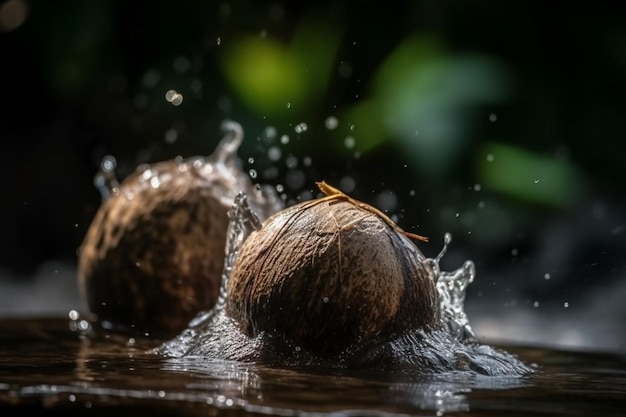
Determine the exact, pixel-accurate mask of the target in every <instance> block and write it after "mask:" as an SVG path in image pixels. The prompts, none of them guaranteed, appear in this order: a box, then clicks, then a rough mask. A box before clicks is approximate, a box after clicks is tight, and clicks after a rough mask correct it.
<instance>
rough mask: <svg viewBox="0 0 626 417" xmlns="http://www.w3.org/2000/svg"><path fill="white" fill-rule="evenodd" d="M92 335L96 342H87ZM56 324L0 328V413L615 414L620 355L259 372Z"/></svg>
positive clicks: (620, 391) (622, 380)
mask: <svg viewBox="0 0 626 417" xmlns="http://www.w3.org/2000/svg"><path fill="white" fill-rule="evenodd" d="M96 338H98V339H97V340H96ZM144 347H145V346H143V345H142V341H140V340H138V341H136V343H134V345H132V346H128V344H127V343H126V340H123V339H119V340H115V339H114V337H113V336H109V335H95V334H90V337H85V336H81V335H80V334H79V333H77V332H75V331H71V330H69V326H68V320H67V319H62V318H61V319H48V320H26V319H21V320H3V321H0V414H2V415H7V414H6V412H10V411H11V410H13V411H15V410H16V408H18V407H21V409H23V410H25V411H28V412H31V411H32V412H37V411H38V410H39V411H46V412H47V413H49V412H55V414H63V415H75V414H81V413H88V414H91V415H93V414H94V413H96V414H97V412H98V411H99V412H101V413H107V414H108V413H109V412H115V413H117V414H120V415H131V414H132V415H136V414H137V413H152V414H158V415H233V414H237V415H242V414H246V413H249V414H253V415H307V416H310V415H336V416H352V415H359V416H363V415H366V416H394V415H428V416H432V415H444V414H445V415H449V414H452V415H458V414H457V413H463V415H468V416H472V415H476V416H479V415H480V416H484V415H509V416H522V415H526V416H528V415H542V416H570V415H585V416H617V415H621V414H620V413H622V410H623V409H624V407H626V399H625V398H626V395H625V394H626V357H624V356H619V355H609V354H591V353H576V352H563V351H551V350H542V349H533V348H520V347H518V348H514V347H510V346H509V347H506V350H507V351H510V352H512V353H515V354H517V355H519V357H520V358H521V359H522V360H524V361H526V362H528V363H537V364H538V365H539V370H538V371H537V372H535V373H533V374H530V375H527V376H517V377H504V376H495V377H494V376H484V375H479V374H477V373H468V372H444V373H440V374H435V375H422V374H418V373H407V372H390V371H384V372H383V371H380V370H376V369H370V370H367V371H364V370H353V371H348V370H338V369H334V370H328V369H319V368H316V367H289V366H284V367H270V366H261V365H255V364H251V363H242V362H234V361H227V360H219V359H207V358H198V357H181V358H169V359H164V358H162V357H160V356H158V355H152V354H146V353H145V352H146V350H145V349H144Z"/></svg>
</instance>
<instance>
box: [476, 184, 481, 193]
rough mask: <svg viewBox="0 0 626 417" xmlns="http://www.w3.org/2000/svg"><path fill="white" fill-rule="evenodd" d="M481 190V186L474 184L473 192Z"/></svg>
mask: <svg viewBox="0 0 626 417" xmlns="http://www.w3.org/2000/svg"><path fill="white" fill-rule="evenodd" d="M481 188H482V186H481V185H480V184H474V191H476V192H478V191H480V189H481Z"/></svg>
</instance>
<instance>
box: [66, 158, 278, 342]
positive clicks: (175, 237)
mask: <svg viewBox="0 0 626 417" xmlns="http://www.w3.org/2000/svg"><path fill="white" fill-rule="evenodd" d="M240 190H245V191H247V192H248V194H249V196H250V204H251V206H252V207H253V208H254V209H255V211H256V212H257V213H259V215H260V216H261V217H262V218H266V217H267V216H269V214H270V213H273V212H275V211H276V210H277V206H276V203H275V201H273V200H272V199H267V198H266V195H263V194H261V193H260V192H258V190H256V189H255V188H254V186H253V185H252V183H251V182H250V179H249V177H247V176H246V175H245V174H244V173H243V172H241V171H240V169H239V168H238V166H237V165H236V164H235V161H234V160H227V159H224V160H222V161H218V162H216V161H215V160H213V159H208V160H207V159H204V158H192V159H189V160H187V161H182V160H180V161H179V160H172V161H164V162H159V163H156V164H153V165H151V166H148V167H144V168H143V169H138V171H137V172H135V173H134V174H132V175H131V176H129V177H128V178H126V180H124V182H123V183H122V184H121V185H120V186H119V187H118V189H116V192H115V193H114V194H113V195H112V196H111V197H110V198H108V199H107V200H105V201H104V202H103V204H102V205H101V206H100V208H99V210H98V212H97V213H96V216H95V217H94V219H93V221H92V223H91V225H90V227H89V229H88V231H87V234H86V236H85V238H84V240H83V243H82V245H81V248H80V253H79V265H78V267H79V268H78V276H79V286H80V287H81V292H82V294H83V295H84V298H85V299H86V301H87V304H88V307H89V310H90V312H91V313H92V318H93V322H94V323H95V324H96V325H98V326H101V327H104V328H106V329H112V330H117V331H121V332H123V333H130V334H135V335H141V336H151V337H158V338H168V337H172V336H174V335H176V334H178V333H179V332H180V331H182V330H183V329H185V328H186V327H187V324H188V323H189V321H190V320H191V319H192V318H193V317H195V316H196V315H197V314H198V313H199V312H200V311H204V310H209V309H211V308H212V307H213V306H214V305H215V303H216V301H217V298H218V294H219V288H220V283H221V274H222V269H223V265H224V256H225V243H226V230H227V227H228V216H227V212H228V210H229V209H230V207H231V206H232V204H233V201H234V197H235V195H236V193H237V192H238V191H240Z"/></svg>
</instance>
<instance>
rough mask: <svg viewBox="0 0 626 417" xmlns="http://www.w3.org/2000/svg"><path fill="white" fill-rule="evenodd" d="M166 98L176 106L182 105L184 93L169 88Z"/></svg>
mask: <svg viewBox="0 0 626 417" xmlns="http://www.w3.org/2000/svg"><path fill="white" fill-rule="evenodd" d="M165 100H167V101H168V102H170V103H172V104H173V105H174V106H180V105H181V104H182V102H183V95H182V94H180V93H179V92H177V91H176V90H167V92H166V93H165Z"/></svg>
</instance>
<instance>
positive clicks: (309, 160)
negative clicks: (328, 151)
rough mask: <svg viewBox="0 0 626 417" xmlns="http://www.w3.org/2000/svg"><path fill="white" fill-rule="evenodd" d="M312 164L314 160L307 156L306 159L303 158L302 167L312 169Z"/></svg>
mask: <svg viewBox="0 0 626 417" xmlns="http://www.w3.org/2000/svg"><path fill="white" fill-rule="evenodd" d="M312 163H313V159H312V158H311V157H310V156H305V157H304V158H302V165H304V166H305V167H310V166H311V164H312Z"/></svg>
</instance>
